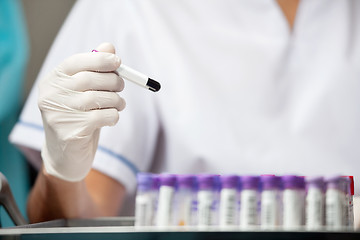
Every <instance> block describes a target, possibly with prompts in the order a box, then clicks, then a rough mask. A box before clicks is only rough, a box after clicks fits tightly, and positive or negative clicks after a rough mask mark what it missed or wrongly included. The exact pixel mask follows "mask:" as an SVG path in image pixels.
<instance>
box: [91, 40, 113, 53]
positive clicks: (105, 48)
mask: <svg viewBox="0 0 360 240" xmlns="http://www.w3.org/2000/svg"><path fill="white" fill-rule="evenodd" d="M95 50H96V51H98V52H108V53H113V54H115V47H114V45H112V44H111V43H108V42H104V43H101V44H100V45H99V46H97V48H95Z"/></svg>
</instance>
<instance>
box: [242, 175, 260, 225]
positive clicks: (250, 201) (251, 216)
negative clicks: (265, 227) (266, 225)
mask: <svg viewBox="0 0 360 240" xmlns="http://www.w3.org/2000/svg"><path fill="white" fill-rule="evenodd" d="M240 181H241V187H242V189H241V193H240V226H241V227H242V228H247V227H250V226H256V225H258V223H259V213H258V210H259V208H258V205H259V197H258V190H259V177H258V176H241V177H240Z"/></svg>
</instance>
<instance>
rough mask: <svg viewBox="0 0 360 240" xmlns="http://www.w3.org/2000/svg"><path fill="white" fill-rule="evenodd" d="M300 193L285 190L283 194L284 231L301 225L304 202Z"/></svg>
mask: <svg viewBox="0 0 360 240" xmlns="http://www.w3.org/2000/svg"><path fill="white" fill-rule="evenodd" d="M302 197H303V194H302V192H301V191H298V190H294V189H285V190H284V192H283V225H284V228H285V229H294V228H298V227H300V226H301V225H302V220H303V213H302V212H303V209H305V208H304V206H303V204H304V200H303V199H302Z"/></svg>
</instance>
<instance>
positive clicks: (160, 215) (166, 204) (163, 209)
mask: <svg viewBox="0 0 360 240" xmlns="http://www.w3.org/2000/svg"><path fill="white" fill-rule="evenodd" d="M173 198H174V188H173V187H170V186H161V187H160V191H159V201H158V208H157V215H156V225H157V226H170V225H171V224H172V210H173Z"/></svg>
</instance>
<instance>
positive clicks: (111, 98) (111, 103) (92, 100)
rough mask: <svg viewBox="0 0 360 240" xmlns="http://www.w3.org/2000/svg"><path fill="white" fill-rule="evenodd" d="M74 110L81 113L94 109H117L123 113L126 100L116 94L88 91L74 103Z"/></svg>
mask: <svg viewBox="0 0 360 240" xmlns="http://www.w3.org/2000/svg"><path fill="white" fill-rule="evenodd" d="M72 104H73V108H75V109H78V110H81V111H90V110H93V109H105V108H115V109H116V110H117V111H121V110H123V109H124V108H125V105H126V103H125V100H124V99H123V98H121V97H120V96H119V95H118V94H117V93H115V92H106V91H86V92H82V93H80V94H79V98H78V99H77V100H76V101H74V102H73V103H72Z"/></svg>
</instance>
